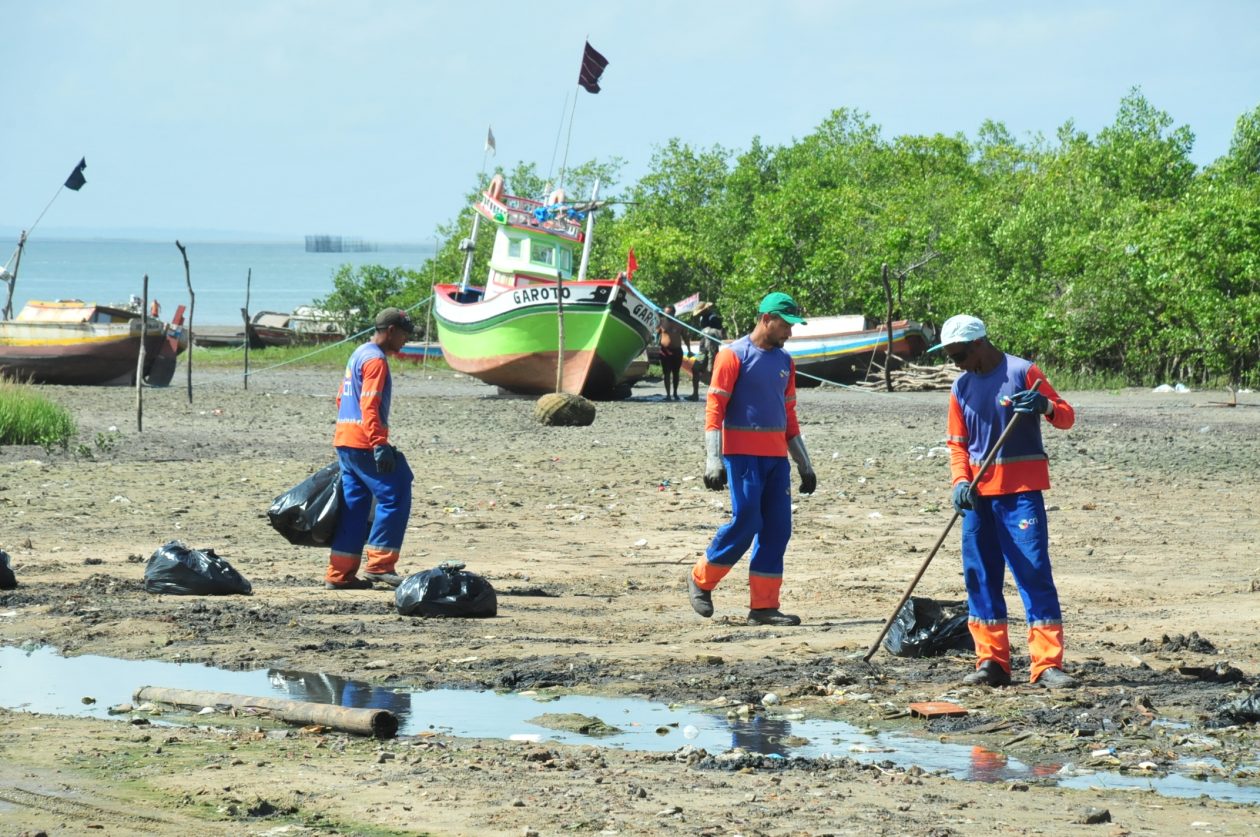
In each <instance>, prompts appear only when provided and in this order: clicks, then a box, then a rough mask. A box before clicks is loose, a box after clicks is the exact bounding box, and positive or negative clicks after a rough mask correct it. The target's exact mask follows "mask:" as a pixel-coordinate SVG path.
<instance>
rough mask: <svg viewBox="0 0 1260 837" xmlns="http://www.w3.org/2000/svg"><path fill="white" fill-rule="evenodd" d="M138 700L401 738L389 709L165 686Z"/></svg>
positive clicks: (140, 692)
mask: <svg viewBox="0 0 1260 837" xmlns="http://www.w3.org/2000/svg"><path fill="white" fill-rule="evenodd" d="M134 699H135V700H137V701H146V700H147V701H154V702H157V703H169V704H172V705H174V706H186V707H192V708H195V709H200V708H202V707H204V706H214V707H225V706H226V707H230V708H232V709H238V710H239V709H261V710H264V711H266V712H267V713H268V714H269V715H271V716H272V717H273V718H278V719H280V720H282V721H286V722H288V723H291V724H319V725H320V726H326V727H332V728H333V729H336V730H341V731H342V732H350V733H354V734H355V735H371V736H375V737H376V738H393V737H394V736H395V735H397V734H398V716H397V715H395V714H394V713H393V712H390V711H389V710H388V709H358V708H353V707H348V706H333V705H331V704H328V703H311V702H309V701H303V700H289V699H287V698H266V697H254V696H252V695H234V694H230V693H228V692H202V691H197V690H193V689H167V688H164V687H162V686H141V687H140V688H139V689H136V691H135V695H134Z"/></svg>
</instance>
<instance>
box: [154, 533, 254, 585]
mask: <svg viewBox="0 0 1260 837" xmlns="http://www.w3.org/2000/svg"><path fill="white" fill-rule="evenodd" d="M144 589H145V590H147V591H148V592H150V593H169V594H171V595H174V596H228V595H231V594H233V593H239V594H241V595H243V596H248V595H249V594H250V593H252V592H253V590H254V588H253V586H252V585H251V584H250V583H249V581H247V580H246V579H245V577H244V576H243V575H241V574H240V573H238V572H237V571H236V570H235V569H234V568H233V567H232V565H231V564H229V563H228V562H227V560H226V559H225V558H222V557H221V556H218V555H215V554H214V550H213V549H189V548H188V547H187V546H186V545H185V544H184V543H182V542H181V541H171V542H170V543H167V544H165V545H163V546H162V547H160V548H159V549H158V550H156V551H155V552H154V553H153V554H152V555H150V556H149V563H148V564H147V565H146V566H145V568H144Z"/></svg>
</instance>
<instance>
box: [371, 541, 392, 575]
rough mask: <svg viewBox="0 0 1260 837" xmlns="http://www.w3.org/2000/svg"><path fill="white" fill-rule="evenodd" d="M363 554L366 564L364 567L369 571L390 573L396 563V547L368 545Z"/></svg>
mask: <svg viewBox="0 0 1260 837" xmlns="http://www.w3.org/2000/svg"><path fill="white" fill-rule="evenodd" d="M363 554H364V556H365V557H366V558H367V566H366V567H365V568H364V569H365V570H366V571H367V572H370V573H392V572H393V571H394V566H395V565H396V564H397V563H398V550H397V549H383V548H381V547H379V546H369V547H368V548H367V549H366V550H364V552H363Z"/></svg>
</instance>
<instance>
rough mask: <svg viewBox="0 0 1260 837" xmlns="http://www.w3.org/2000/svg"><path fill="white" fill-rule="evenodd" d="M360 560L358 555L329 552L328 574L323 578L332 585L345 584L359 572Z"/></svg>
mask: <svg viewBox="0 0 1260 837" xmlns="http://www.w3.org/2000/svg"><path fill="white" fill-rule="evenodd" d="M360 560H361V559H360V557H359V556H358V555H347V554H346V553H344V552H330V553H329V554H328V572H326V573H325V574H324V578H325V579H326V580H328V581H331V582H332V583H333V584H345V583H346V582H347V581H349V580H351V579H352V578H354V574H355V573H357V572H358V571H359V562H360Z"/></svg>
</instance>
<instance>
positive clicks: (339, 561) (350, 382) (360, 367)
mask: <svg viewBox="0 0 1260 837" xmlns="http://www.w3.org/2000/svg"><path fill="white" fill-rule="evenodd" d="M415 330H416V327H415V324H414V323H413V322H412V321H411V317H410V316H408V314H407V312H406V311H403V310H402V309H399V308H385V309H383V310H382V311H381V312H380V313H378V314H377V315H376V329H375V331H374V333H373V334H372V339H371V340H369V341H368V342H366V343H364V344H363V345H362V346H360V347H359V348H357V349H355V351H354V354H352V355H351V356H350V360H349V362H347V363H346V372H345V376H344V377H343V378H342V381H341V389H340V390H339V391H338V393H337V429H336V430H335V431H334V432H333V447H334V448H335V449H336V451H337V462H338V463H339V464H340V466H341V490H342V508H341V516H340V518H339V519H338V521H337V531H336V534H334V535H333V539H332V543H331V544H330V547H331V552H330V553H329V555H328V572H327V573H326V575H325V577H324V586H325V587H326V588H328V589H329V590H367V589H370V588H371V587H372V582H373V581H379V582H382V583H384V584H388V585H389V586H390V587H397V586H398V585H399V584H400V583H401V582H402V577H401V576H399V575H398V573H397V572H396V571H395V568H396V566H397V564H398V555H399V552H400V551H401V550H402V543H403V534H404V533H405V532H406V530H407V520H408V518H409V517H410V516H411V482H412V473H411V468H410V466H408V464H407V459H406V457H404V456H403V455H402V453H400V452H399V451H398V449H397V448H395V447H394V446H393V445H391V444H390V443H389V407H390V400H391V397H392V394H393V378H392V376H391V375H390V371H389V361H388V360H387V358H386V353H387V352H397V351H398V350H399V349H401V348H402V347H403V344H404V343H406V342H407V338H409V337H410V336H411V335H412V334H413V333H415ZM373 500H375V501H376V516H375V519H374V520H373V521H372V523H371V528H370V531H369V526H368V518H369V516H370V515H371V514H372V502H373ZM365 555H366V557H367V568H366V570H365V571H364V573H363V576H364V577H363V578H359V577H357V573H358V571H359V565H360V564H361V563H362V561H363V558H364V556H365Z"/></svg>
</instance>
